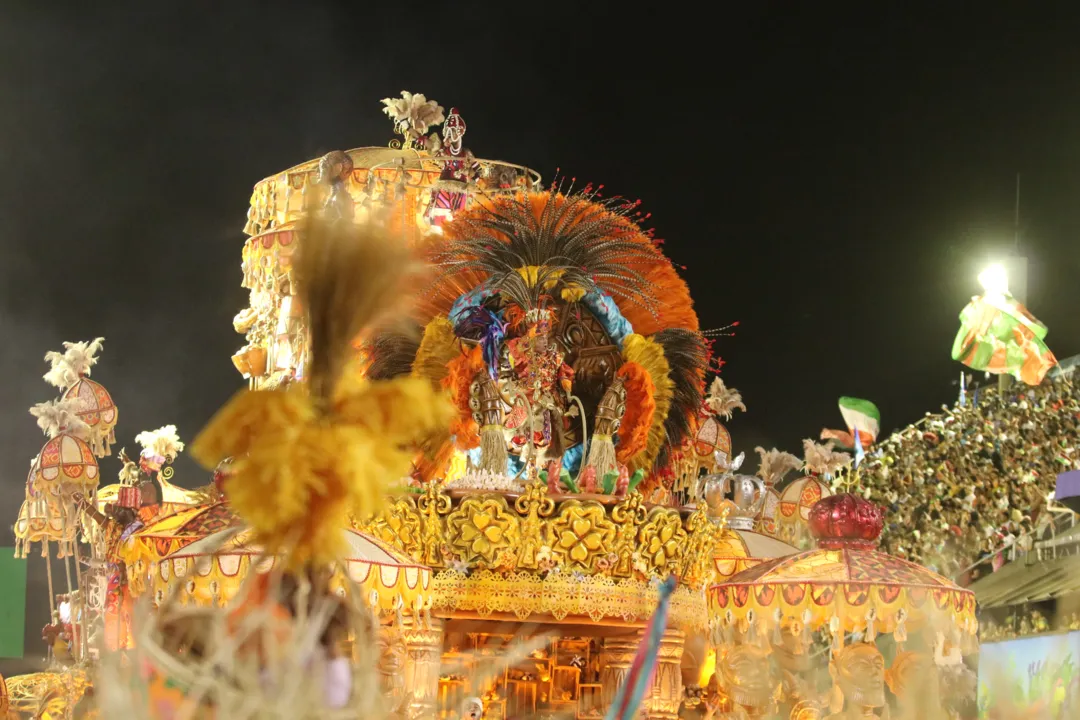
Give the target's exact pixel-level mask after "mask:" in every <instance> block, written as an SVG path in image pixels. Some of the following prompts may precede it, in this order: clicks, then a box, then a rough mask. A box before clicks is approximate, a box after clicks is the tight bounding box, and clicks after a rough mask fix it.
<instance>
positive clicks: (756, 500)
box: [703, 453, 765, 530]
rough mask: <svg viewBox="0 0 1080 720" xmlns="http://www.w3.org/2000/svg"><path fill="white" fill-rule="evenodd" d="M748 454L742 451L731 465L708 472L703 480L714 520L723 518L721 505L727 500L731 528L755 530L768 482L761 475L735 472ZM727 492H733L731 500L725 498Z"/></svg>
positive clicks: (706, 499)
mask: <svg viewBox="0 0 1080 720" xmlns="http://www.w3.org/2000/svg"><path fill="white" fill-rule="evenodd" d="M745 458H746V454H745V453H739V456H738V457H736V458H735V460H734V461H732V463H731V464H730V465H727V466H722V467H723V472H721V473H719V474H716V475H709V476H708V477H706V478H705V482H704V483H703V485H704V488H705V504H706V506H708V508H709V517H710V518H712V519H713V520H714V521H716V520H717V519H718V518H720V517H721V516H722V513H721V512H720V508H721V506H722V505H724V504H725V503H727V504H728V505H729V512H728V516H727V524H728V526H729V527H730V528H731V529H732V530H753V529H754V522H755V520H756V519H757V516H758V513H760V512H761V507H762V505H764V503H765V482H764V481H763V480H762V479H761V478H759V477H755V476H753V475H736V474H735V473H736V472H737V471H738V469H739V468H740V467H742V464H743V460H744V459H745ZM728 494H731V499H730V501H729V500H726V499H725V498H726V497H727V495H728Z"/></svg>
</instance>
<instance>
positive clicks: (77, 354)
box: [43, 337, 105, 390]
mask: <svg viewBox="0 0 1080 720" xmlns="http://www.w3.org/2000/svg"><path fill="white" fill-rule="evenodd" d="M104 342H105V338H100V337H99V338H95V339H93V340H91V341H89V342H77V343H71V342H66V343H64V352H63V353H59V352H56V351H55V350H54V351H51V352H47V353H45V362H47V363H49V371H48V372H47V373H45V375H44V376H43V377H44V378H45V382H47V383H49V384H50V385H52V386H54V387H58V388H60V389H61V390H67V389H68V388H69V387H71V386H72V385H74V384H75V383H77V382H79V378H81V377H89V375H90V369H91V368H92V367H94V365H96V364H97V354H98V353H99V352H101V346H102V344H103V343H104Z"/></svg>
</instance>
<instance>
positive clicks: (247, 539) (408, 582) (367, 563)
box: [149, 527, 431, 611]
mask: <svg viewBox="0 0 1080 720" xmlns="http://www.w3.org/2000/svg"><path fill="white" fill-rule="evenodd" d="M341 532H342V535H343V537H344V540H345V542H344V547H345V548H346V550H345V551H344V557H343V562H344V564H345V566H346V568H347V571H348V574H349V579H351V580H352V581H353V582H355V583H356V584H357V585H359V586H360V587H362V588H363V589H364V591H365V600H367V601H369V603H370V604H371V605H372V607H377V608H379V609H381V610H383V611H394V610H398V609H403V610H409V609H412V610H416V611H419V610H422V609H424V608H426V607H427V606H428V604H429V602H430V595H429V592H430V587H431V570H430V569H429V568H427V567H425V566H423V565H418V564H416V563H415V562H413V561H412V560H410V559H408V558H407V557H405V556H404V555H402V554H401V553H400V552H398V551H397V550H394V549H393V548H391V547H389V546H387V545H385V544H383V543H382V542H381V541H379V540H377V539H375V538H374V537H372V536H371V535H367V534H365V533H362V532H359V531H357V530H352V529H343V530H342V531H341ZM260 560H261V562H260ZM274 564H275V558H274V557H265V556H264V555H263V550H262V549H261V548H260V547H258V546H257V545H255V544H254V542H253V541H252V532H251V531H250V530H249V529H247V528H241V527H234V528H231V529H227V530H222V531H220V532H216V533H214V534H212V535H208V536H206V537H204V538H202V539H201V540H197V541H196V542H193V543H191V544H189V545H187V546H186V547H184V548H183V549H181V550H180V551H178V552H176V553H173V554H172V555H169V556H168V557H166V558H164V559H163V560H161V562H159V563H157V564H156V567H154V568H152V569H151V576H150V578H149V582H150V585H151V588H150V589H152V590H153V592H154V596H155V598H160V597H163V594H164V593H166V592H168V589H169V586H170V585H171V584H172V583H174V582H183V583H184V589H185V591H186V593H187V595H188V596H189V597H191V598H193V599H194V600H195V602H196V603H199V604H206V603H210V602H218V603H222V602H227V601H228V599H229V598H231V597H232V596H233V595H234V594H235V593H236V591H237V590H238V589H239V587H240V584H241V582H242V581H243V579H244V578H245V577H246V576H247V575H248V574H249V573H250V572H252V571H254V572H257V573H266V572H269V571H270V570H271V568H273V567H274ZM341 580H342V578H338V581H339V585H338V587H342V585H341V584H340V581H341Z"/></svg>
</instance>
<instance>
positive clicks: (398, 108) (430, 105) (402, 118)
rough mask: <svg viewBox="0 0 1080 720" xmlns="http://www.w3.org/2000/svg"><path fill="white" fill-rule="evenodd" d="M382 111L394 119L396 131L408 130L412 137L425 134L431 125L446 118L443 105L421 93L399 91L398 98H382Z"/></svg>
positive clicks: (403, 132)
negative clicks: (399, 95)
mask: <svg viewBox="0 0 1080 720" xmlns="http://www.w3.org/2000/svg"><path fill="white" fill-rule="evenodd" d="M382 104H383V112H384V113H386V114H387V115H389V116H390V119H391V120H393V121H394V127H395V128H396V129H397V130H398V132H400V133H402V134H405V132H406V131H409V132H410V133H411V134H412V135H413V137H420V136H422V135H425V134H426V133H427V131H428V128H430V127H431V126H433V125H438V124H439V123H441V122H443V121H444V120H445V119H446V116H445V114H444V110H443V106H442V105H440V104H439V103H437V102H435V101H434V100H428V99H427V98H426V97H425V96H424V94H423V93H411V92H409V91H408V90H402V91H401V97H400V98H383V100H382Z"/></svg>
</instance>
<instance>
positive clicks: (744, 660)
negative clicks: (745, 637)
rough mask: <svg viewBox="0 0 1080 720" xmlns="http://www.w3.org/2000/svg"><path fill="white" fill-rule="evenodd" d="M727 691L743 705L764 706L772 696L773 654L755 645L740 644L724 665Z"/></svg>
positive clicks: (728, 655) (722, 670) (721, 666)
mask: <svg viewBox="0 0 1080 720" xmlns="http://www.w3.org/2000/svg"><path fill="white" fill-rule="evenodd" d="M720 670H721V674H722V675H723V677H724V689H725V690H727V693H728V695H729V696H730V697H731V699H732V700H734V701H735V702H736V703H738V704H739V705H744V706H746V707H762V706H764V705H766V704H768V702H769V698H770V697H771V696H772V692H773V687H772V678H771V677H770V676H769V675H770V673H769V651H768V650H765V649H763V648H759V647H757V646H754V645H739V646H737V647H734V648H732V649H731V650H728V653H727V655H725V656H724V659H723V660H722V661H721V663H720Z"/></svg>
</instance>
